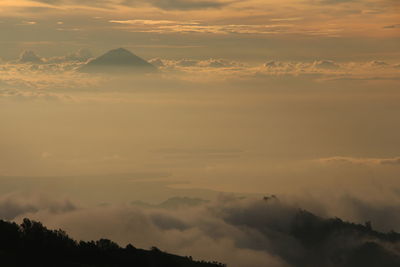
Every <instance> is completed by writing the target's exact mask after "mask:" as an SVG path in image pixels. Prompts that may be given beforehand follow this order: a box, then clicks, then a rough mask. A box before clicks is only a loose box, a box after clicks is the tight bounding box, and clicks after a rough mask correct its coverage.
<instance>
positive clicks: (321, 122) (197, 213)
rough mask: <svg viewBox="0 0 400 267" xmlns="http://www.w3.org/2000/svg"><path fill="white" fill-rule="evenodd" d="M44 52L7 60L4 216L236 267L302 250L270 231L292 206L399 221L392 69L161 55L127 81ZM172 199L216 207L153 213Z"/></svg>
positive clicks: (1, 103)
mask: <svg viewBox="0 0 400 267" xmlns="http://www.w3.org/2000/svg"><path fill="white" fill-rule="evenodd" d="M42 61H43V62H42V63H41V64H31V63H18V62H6V63H4V64H3V65H2V74H1V75H2V76H1V77H0V85H1V87H0V124H1V125H2V127H0V137H1V138H0V175H1V177H0V217H1V218H3V219H9V220H16V221H20V220H21V219H22V218H23V217H30V218H33V219H38V220H40V221H42V222H43V223H45V224H46V225H48V226H49V227H55V228H59V227H61V228H62V229H65V230H66V231H67V232H68V233H70V234H71V235H72V236H73V237H74V238H77V239H85V240H86V239H96V238H100V237H103V236H104V237H108V238H111V239H113V240H115V241H117V242H119V243H121V244H126V243H133V244H134V245H135V246H137V247H149V246H152V245H156V246H158V247H160V248H161V249H163V250H167V251H169V252H173V253H179V254H184V255H186V254H187V255H193V256H194V257H196V258H198V259H210V260H214V259H215V260H218V261H222V262H227V263H228V264H229V266H265V265H263V264H264V263H265V262H268V263H269V264H270V265H268V266H296V265H293V264H294V262H296V261H297V260H298V259H299V257H300V256H299V255H292V254H290V253H292V252H291V251H293V250H294V251H296V253H299V254H301V249H302V248H301V247H297V246H298V244H296V243H293V242H292V241H291V240H289V239H290V237H289V236H285V235H283V236H279V238H278V237H277V236H276V233H274V231H275V230H274V229H273V225H275V224H279V225H280V227H284V225H285V223H288V222H289V221H290V220H291V219H290V218H291V216H294V214H295V211H297V210H298V209H299V208H301V209H307V210H309V211H312V212H314V213H315V214H317V215H320V216H324V217H335V216H338V217H341V218H344V219H346V220H352V221H355V222H359V223H364V222H365V221H371V222H372V223H373V225H374V227H376V228H377V229H379V230H382V231H390V230H397V231H399V230H400V229H398V222H399V220H400V218H397V217H396V216H394V214H397V213H398V208H397V207H398V204H399V192H400V191H399V189H400V184H399V181H398V174H399V168H400V164H399V156H400V155H399V152H398V147H399V145H400V144H399V139H398V136H399V135H400V126H399V123H398V118H399V116H400V106H399V105H398V103H399V100H400V95H399V93H398V92H397V90H396V89H397V86H398V79H399V77H400V76H399V74H400V73H399V69H398V67H397V66H396V65H389V64H386V65H385V64H379V62H377V61H373V62H361V63H360V62H358V63H354V62H348V63H336V62H331V61H325V62H321V61H313V62H267V63H266V64H264V65H250V64H249V65H246V64H245V63H237V62H230V61H224V60H215V59H210V60H202V61H198V60H197V61H196V60H189V59H182V60H179V61H174V60H164V59H163V60H162V59H155V60H153V61H151V62H158V64H159V66H160V70H161V71H160V72H159V73H156V74H143V75H140V76H126V75H115V74H113V75H107V74H84V73H79V72H77V71H76V69H77V68H78V67H79V66H80V65H81V64H84V63H82V62H72V63H71V62H61V63H49V61H48V60H46V59H43V60H42ZM46 62H47V63H46ZM271 194H274V195H277V196H278V198H279V199H282V202H278V203H275V204H273V205H272V204H271V205H272V207H270V206H267V207H264V206H263V205H264V204H265V203H264V204H260V201H261V199H262V196H266V195H271ZM176 196H179V197H192V198H201V199H204V200H209V201H211V202H207V204H202V205H198V206H195V207H185V208H184V209H178V210H176V211H171V210H165V209H162V208H160V207H158V206H157V204H158V203H161V202H163V201H165V200H167V199H169V198H172V197H176ZM242 198H246V199H251V200H246V199H245V200H243V199H242ZM240 199H241V200H240ZM139 201H141V202H145V203H149V205H150V206H149V205H144V204H143V203H142V204H143V205H138V203H140V202H139ZM261 202H262V201H261ZM135 203H136V204H135ZM151 205H153V207H152V206H151ZM154 205H155V207H154ZM247 213H248V214H247ZM238 214H239V215H238ZM236 215H237V216H239V217H236ZM264 216H267V218H266V217H264ZM387 216H391V217H390V218H391V220H387ZM243 218H247V219H246V221H242V219H243ZM259 219H260V225H264V224H265V225H270V224H271V225H272V226H268V227H272V228H271V229H272V230H271V229H270V228H268V229H269V230H268V231H267V232H262V231H264V230H265V229H264V230H260V228H262V226H259V225H255V224H257V221H258V220H259ZM247 220H248V221H247ZM271 220H277V221H276V222H275V221H273V222H272V221H271ZM248 224H250V226H249V225H248ZM243 225H245V226H246V227H247V228H246V227H245V229H243V227H242V226H243ZM260 231H261V232H260ZM279 231H281V230H279ZM279 231H278V232H279ZM282 231H283V230H282ZM281 238H282V239H281ZM300 258H301V257H300Z"/></svg>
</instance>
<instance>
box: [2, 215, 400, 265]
mask: <svg viewBox="0 0 400 267" xmlns="http://www.w3.org/2000/svg"><path fill="white" fill-rule="evenodd" d="M257 223H258V222H257V221H254V220H249V221H247V220H243V221H241V223H240V225H241V226H240V227H244V228H247V229H251V228H252V227H253V226H254V225H255V224H257ZM283 224H284V225H275V226H274V228H276V229H280V230H278V231H276V232H273V236H270V237H271V239H270V241H271V252H272V253H274V254H275V255H277V256H279V257H281V258H282V259H284V260H285V262H286V263H288V266H295V267H319V266H324V267H398V266H400V246H399V244H400V234H399V233H396V232H394V231H391V232H388V233H382V232H379V231H376V230H374V229H373V228H372V224H371V223H370V222H366V223H365V224H355V223H351V222H346V221H343V220H341V219H339V218H328V219H326V218H322V217H319V216H316V215H314V214H312V213H310V212H308V211H305V210H298V211H297V213H296V214H295V216H294V217H291V219H290V220H289V223H288V224H285V223H283ZM285 225H286V226H288V227H286V226H285ZM257 229H258V231H259V233H260V234H264V232H269V233H272V232H271V229H272V228H271V227H268V226H267V225H264V224H263V225H259V227H258V228H257ZM294 244H296V245H294ZM0 257H1V259H0V263H1V264H0V266H7V267H8V266H10V267H14V266H18V267H19V266H24V267H25V266H43V267H47V266H61V267H63V266H73V267H74V266H76V267H78V266H79V267H83V266H85V267H97V266H101V267H111V266H112V267H120V266H140V267H226V265H225V264H223V263H219V262H205V261H201V262H200V261H194V260H193V259H192V258H191V257H190V256H184V257H183V256H177V255H172V254H169V253H166V252H163V251H161V250H160V249H158V248H156V247H153V248H151V249H150V250H143V249H138V248H135V247H134V246H133V245H130V244H129V245H127V246H126V247H125V248H122V247H120V246H119V245H118V244H116V243H114V242H113V241H111V240H108V239H100V240H98V241H88V242H86V241H80V242H77V241H75V240H73V239H71V238H69V237H68V235H67V234H66V233H65V232H64V231H63V230H49V229H47V228H46V227H45V226H43V225H42V224H41V223H40V222H36V221H31V220H29V219H24V220H23V222H22V224H21V225H18V224H16V223H13V222H7V221H3V220H0ZM265 266H266V267H268V265H267V263H266V265H265Z"/></svg>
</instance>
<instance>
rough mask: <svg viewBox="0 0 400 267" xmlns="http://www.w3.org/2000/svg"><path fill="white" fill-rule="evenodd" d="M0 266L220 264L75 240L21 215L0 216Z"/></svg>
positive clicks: (219, 266) (197, 266)
mask: <svg viewBox="0 0 400 267" xmlns="http://www.w3.org/2000/svg"><path fill="white" fill-rule="evenodd" d="M0 266H6V267H35V266H40V267H50V266H51V267H55V266H57V267H122V266H124V267H125V266H126V267H128V266H130V267H135V266H137V267H224V266H225V265H224V264H222V263H218V262H213V263H209V262H204V261H202V262H199V261H194V260H192V258H191V257H181V256H176V255H172V254H168V253H166V252H162V251H161V250H159V249H158V248H156V247H153V248H152V249H151V250H143V249H137V248H135V247H134V246H132V245H130V244H129V245H127V246H126V247H125V248H121V247H120V246H119V245H117V244H116V243H114V242H112V241H110V240H108V239H100V240H98V241H90V242H84V241H80V242H76V241H75V240H73V239H71V238H69V237H68V236H67V234H66V233H65V232H64V231H62V230H48V229H47V228H46V227H44V226H43V225H42V224H41V223H39V222H35V221H31V220H29V219H24V220H23V223H22V224H21V225H17V224H16V223H12V222H6V221H3V220H0Z"/></svg>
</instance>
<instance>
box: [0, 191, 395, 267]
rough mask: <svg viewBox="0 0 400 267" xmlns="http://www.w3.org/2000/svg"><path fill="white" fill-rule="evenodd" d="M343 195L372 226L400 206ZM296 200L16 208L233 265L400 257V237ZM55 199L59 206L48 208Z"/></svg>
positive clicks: (54, 224)
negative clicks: (373, 254) (375, 253)
mask: <svg viewBox="0 0 400 267" xmlns="http://www.w3.org/2000/svg"><path fill="white" fill-rule="evenodd" d="M19 198H20V199H18V198H15V199H14V202H20V203H27V201H26V200H25V201H24V200H23V199H24V197H23V196H21V195H20V196H19ZM343 201H344V203H347V204H348V206H351V207H352V209H353V211H354V212H355V213H356V214H357V216H358V217H359V218H360V219H371V221H372V226H374V224H375V220H378V221H377V222H378V223H379V222H381V221H384V220H385V218H387V217H388V216H391V214H392V213H391V212H395V213H398V208H395V207H394V206H393V207H391V208H389V207H385V206H379V205H378V204H377V205H374V206H372V207H371V206H370V205H367V204H366V203H363V202H361V201H359V200H356V199H352V198H346V199H343ZM33 203H35V202H33ZM42 203H52V201H49V200H47V201H44V202H42ZM293 203H294V202H290V201H288V200H287V199H286V200H285V199H278V198H269V199H267V200H262V199H239V198H236V197H233V196H229V195H222V196H220V197H219V198H218V199H217V200H215V201H213V202H210V203H203V204H199V205H197V206H190V207H188V208H184V209H172V210H167V209H160V208H156V207H152V208H151V209H146V208H142V207H138V206H132V205H127V204H122V205H101V206H95V207H86V208H84V207H81V208H66V207H68V205H66V204H65V203H64V204H63V202H61V203H60V202H57V204H56V205H55V204H45V205H43V204H42V205H35V204H34V205H33V207H34V208H32V207H30V206H24V205H22V206H21V205H20V206H18V205H14V207H15V208H14V209H15V210H16V211H17V212H14V214H19V217H18V218H17V221H19V220H21V219H22V218H23V217H25V216H29V217H30V218H32V219H37V220H40V221H42V222H43V223H44V224H45V225H47V226H49V227H51V228H62V229H65V230H66V231H67V232H68V233H69V234H71V235H72V237H74V238H77V239H84V240H92V239H99V238H110V239H112V240H114V241H117V242H119V243H120V244H121V245H125V244H127V243H132V244H133V245H134V246H136V247H144V248H146V247H150V246H157V247H159V248H160V249H162V250H166V251H168V252H172V253H178V254H182V255H192V256H194V258H198V259H206V260H208V259H212V260H217V261H221V262H225V263H227V264H228V266H233V267H249V266H251V267H259V266H273V267H294V266H296V267H304V266H310V264H311V263H312V264H316V265H318V266H334V267H341V266H347V265H346V262H348V261H353V262H356V263H360V262H361V261H362V259H360V258H358V257H355V256H354V252H356V251H358V250H360V249H363V248H364V246H366V245H368V244H373V245H374V246H377V247H379V251H384V253H383V254H382V257H383V258H386V259H392V260H393V259H394V260H396V259H397V260H398V259H399V257H400V255H399V254H398V252H397V251H396V250H393V249H392V248H393V246H397V245H398V241H393V240H392V241H389V238H388V237H386V236H385V235H384V234H380V233H377V232H375V231H373V230H372V229H371V228H369V226H368V225H366V226H363V225H354V224H346V223H345V222H343V221H341V220H339V219H337V218H336V219H324V218H322V217H318V216H316V215H313V214H311V213H309V212H306V211H304V210H301V209H300V207H299V206H298V205H297V204H293ZM54 206H55V207H58V208H57V209H54V208H53V210H52V209H51V208H49V207H54ZM2 207H3V206H1V205H0V212H1V208H2ZM4 207H5V206H4ZM21 207H22V208H21ZM7 209H8V210H10V208H8V207H7V208H6V210H7ZM385 211H386V212H385ZM378 216H380V217H378ZM396 218H397V217H396ZM396 220H397V219H396ZM391 253H393V254H391ZM364 255H365V256H367V255H368V254H364ZM360 260H361V261H360ZM354 266H359V265H354ZM388 266H392V265H388ZM394 266H396V265H394Z"/></svg>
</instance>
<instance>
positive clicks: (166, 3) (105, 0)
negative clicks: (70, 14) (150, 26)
mask: <svg viewBox="0 0 400 267" xmlns="http://www.w3.org/2000/svg"><path fill="white" fill-rule="evenodd" d="M33 1H35V2H40V3H45V4H50V5H56V6H61V5H71V4H75V5H82V6H95V7H99V6H100V7H105V6H118V5H123V6H129V7H135V6H143V5H146V4H147V5H151V6H154V7H157V8H160V9H163V10H197V9H209V8H221V7H224V6H227V5H229V4H231V3H232V2H231V1H222V0H149V1H146V2H145V3H144V2H143V1H139V0H89V1H88V0H83V1H75V0H74V1H66V0H33Z"/></svg>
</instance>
